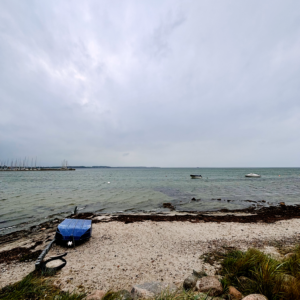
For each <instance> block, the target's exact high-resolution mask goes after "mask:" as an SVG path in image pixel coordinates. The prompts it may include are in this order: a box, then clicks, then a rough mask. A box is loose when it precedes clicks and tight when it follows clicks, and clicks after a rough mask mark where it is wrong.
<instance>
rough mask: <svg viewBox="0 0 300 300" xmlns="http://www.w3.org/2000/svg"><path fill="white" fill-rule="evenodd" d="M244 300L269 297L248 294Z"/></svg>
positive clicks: (261, 299)
mask: <svg viewBox="0 0 300 300" xmlns="http://www.w3.org/2000/svg"><path fill="white" fill-rule="evenodd" d="M242 300H268V298H267V297H265V296H264V295H261V294H251V295H248V296H246V297H245V298H243V299H242Z"/></svg>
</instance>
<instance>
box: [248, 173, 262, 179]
mask: <svg viewBox="0 0 300 300" xmlns="http://www.w3.org/2000/svg"><path fill="white" fill-rule="evenodd" d="M245 177H255V178H259V177H260V175H258V174H254V173H249V174H246V175H245Z"/></svg>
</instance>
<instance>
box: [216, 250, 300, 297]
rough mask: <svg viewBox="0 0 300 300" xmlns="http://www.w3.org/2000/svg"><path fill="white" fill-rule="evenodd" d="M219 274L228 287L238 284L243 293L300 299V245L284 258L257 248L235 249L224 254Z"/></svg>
mask: <svg viewBox="0 0 300 300" xmlns="http://www.w3.org/2000/svg"><path fill="white" fill-rule="evenodd" d="M220 274H221V275H222V276H223V279H222V284H223V287H224V288H225V289H226V288H228V287H229V286H234V287H236V288H237V289H238V290H239V291H240V292H241V293H242V294H244V295H249V294H262V295H264V296H266V297H267V298H268V299H269V300H281V299H285V300H297V299H300V247H299V246H297V247H295V249H294V251H293V254H292V255H291V256H290V257H288V258H285V259H283V260H276V259H273V258H271V257H270V256H269V255H266V254H264V253H263V252H261V251H259V250H257V249H249V250H248V251H246V252H242V251H238V250H234V251H230V252H228V253H227V254H226V255H225V258H224V259H223V261H222V262H221V270H220Z"/></svg>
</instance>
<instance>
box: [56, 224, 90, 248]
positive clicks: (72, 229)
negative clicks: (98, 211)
mask: <svg viewBox="0 0 300 300" xmlns="http://www.w3.org/2000/svg"><path fill="white" fill-rule="evenodd" d="M91 235H92V220H84V219H65V220H64V221H63V222H61V223H60V224H59V225H58V227H57V230H56V234H55V240H56V242H72V243H74V244H75V242H83V241H86V240H88V239H89V238H90V237H91ZM72 243H71V244H72ZM71 244H70V245H71Z"/></svg>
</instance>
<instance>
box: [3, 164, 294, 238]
mask: <svg viewBox="0 0 300 300" xmlns="http://www.w3.org/2000/svg"><path fill="white" fill-rule="evenodd" d="M250 172H253V173H258V174H260V175H261V176H262V177H261V178H245V174H247V173H250ZM190 174H201V175H202V176H203V179H190ZM192 198H196V199H201V201H191V199H192ZM217 199H221V200H217ZM228 200H231V201H230V202H227V201H228ZM246 200H254V201H261V200H265V201H266V202H269V203H270V204H277V203H279V202H282V201H283V202H285V203H286V204H299V203H300V168H266V169H265V168H259V169H255V168H252V169H242V168H239V169H229V168H228V169H216V168H213V169H202V168H197V169H188V168H186V169H185V168H109V169H77V170H76V171H73V172H71V171H70V172H55V171H48V172H47V171H43V172H0V235H1V234H6V233H8V232H11V231H15V230H19V229H21V228H26V227H28V226H32V225H33V224H36V223H39V222H42V221H44V220H45V219H49V218H54V217H57V216H65V215H67V214H70V213H71V211H73V210H74V208H75V206H78V207H79V209H80V211H81V212H86V211H93V212H94V211H96V212H97V211H98V212H100V211H101V212H107V213H113V212H121V211H123V212H137V211H168V209H164V208H163V207H162V203H164V202H171V203H172V204H173V205H175V206H176V210H178V211H207V210H212V211H213V210H218V209H222V208H228V209H238V208H244V207H247V206H250V205H255V204H253V203H252V202H248V201H246Z"/></svg>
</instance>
